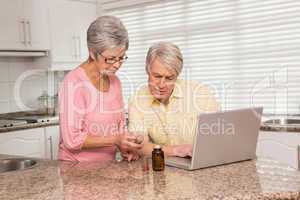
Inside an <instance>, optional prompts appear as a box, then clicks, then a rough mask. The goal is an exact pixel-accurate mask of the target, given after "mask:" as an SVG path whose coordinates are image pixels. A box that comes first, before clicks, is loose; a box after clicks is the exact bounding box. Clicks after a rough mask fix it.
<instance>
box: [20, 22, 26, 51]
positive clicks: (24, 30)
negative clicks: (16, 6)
mask: <svg viewBox="0 0 300 200" xmlns="http://www.w3.org/2000/svg"><path fill="white" fill-rule="evenodd" d="M21 24H22V28H23V41H22V44H24V46H27V43H26V39H27V37H26V25H25V20H24V19H22V20H21Z"/></svg>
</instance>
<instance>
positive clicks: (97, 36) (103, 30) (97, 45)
mask: <svg viewBox="0 0 300 200" xmlns="http://www.w3.org/2000/svg"><path fill="white" fill-rule="evenodd" d="M87 46H88V48H89V49H90V50H91V51H92V52H93V53H102V52H103V51H105V50H107V49H112V48H115V47H121V48H124V49H126V50H127V49H128V46H129V40H128V32H127V30H126V28H125V26H124V25H123V23H122V22H121V20H120V19H119V18H117V17H114V16H101V17H98V18H97V19H96V20H95V21H93V22H92V23H91V25H90V26H89V28H88V30H87Z"/></svg>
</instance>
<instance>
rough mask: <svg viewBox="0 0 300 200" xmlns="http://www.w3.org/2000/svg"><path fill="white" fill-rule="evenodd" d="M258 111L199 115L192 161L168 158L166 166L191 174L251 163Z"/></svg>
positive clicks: (259, 113) (234, 111) (255, 109)
mask: <svg viewBox="0 0 300 200" xmlns="http://www.w3.org/2000/svg"><path fill="white" fill-rule="evenodd" d="M262 111H263V108H261V107H257V108H247V109H239V110H231V111H225V112H217V113H207V114H200V115H199V117H198V124H197V128H196V133H195V136H194V143H193V154H192V158H180V157H168V158H166V165H168V166H173V167H178V168H182V169H187V170H195V169H200V168H205V167H212V166H217V165H222V164H228V163H233V162H238V161H243V160H250V159H254V158H255V157H256V155H255V151H256V144H257V138H258V133H259V128H260V121H261V115H262Z"/></svg>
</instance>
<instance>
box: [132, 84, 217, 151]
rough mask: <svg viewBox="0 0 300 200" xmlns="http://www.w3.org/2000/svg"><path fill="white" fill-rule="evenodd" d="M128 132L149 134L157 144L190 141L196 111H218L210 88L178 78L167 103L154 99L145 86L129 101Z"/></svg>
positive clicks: (195, 119)
mask: <svg viewBox="0 0 300 200" xmlns="http://www.w3.org/2000/svg"><path fill="white" fill-rule="evenodd" d="M128 106H129V107H128V108H129V131H133V132H142V133H143V134H148V135H149V137H150V139H151V140H152V141H153V142H154V143H156V144H161V145H164V144H168V145H176V144H192V143H193V136H194V134H195V132H196V125H197V116H198V115H199V113H204V112H205V113H206V112H214V111H217V110H219V104H218V103H217V101H216V99H215V97H214V96H213V94H212V93H211V91H210V89H209V88H208V87H207V86H205V85H202V84H199V83H196V82H192V81H185V80H177V81H176V84H175V88H174V90H173V92H172V94H171V96H170V99H169V103H168V105H164V104H162V103H160V102H159V101H158V100H156V99H155V98H154V97H153V96H152V95H151V93H150V91H149V89H148V86H145V87H143V88H141V89H139V90H138V91H137V92H136V93H135V95H134V96H132V97H131V98H130V100H129V105H128Z"/></svg>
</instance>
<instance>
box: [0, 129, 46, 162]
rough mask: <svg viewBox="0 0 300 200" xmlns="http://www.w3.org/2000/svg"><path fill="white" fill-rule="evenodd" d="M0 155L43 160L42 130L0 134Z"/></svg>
mask: <svg viewBox="0 0 300 200" xmlns="http://www.w3.org/2000/svg"><path fill="white" fill-rule="evenodd" d="M0 153H1V154H9V155H18V156H27V157H35V158H44V157H45V136H44V128H34V129H26V130H18V131H12V132H7V133H0Z"/></svg>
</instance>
